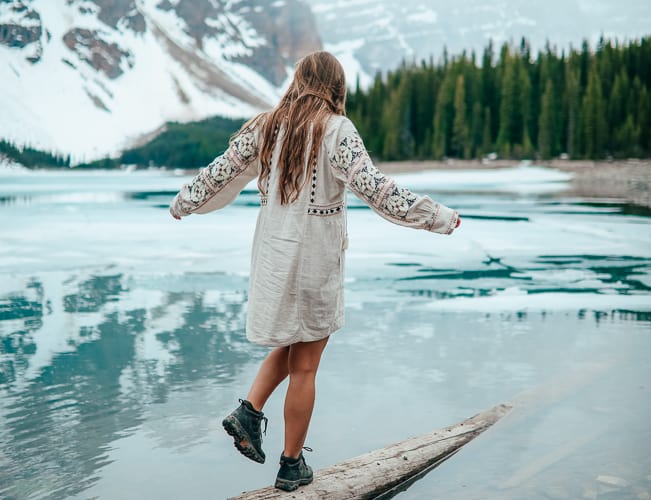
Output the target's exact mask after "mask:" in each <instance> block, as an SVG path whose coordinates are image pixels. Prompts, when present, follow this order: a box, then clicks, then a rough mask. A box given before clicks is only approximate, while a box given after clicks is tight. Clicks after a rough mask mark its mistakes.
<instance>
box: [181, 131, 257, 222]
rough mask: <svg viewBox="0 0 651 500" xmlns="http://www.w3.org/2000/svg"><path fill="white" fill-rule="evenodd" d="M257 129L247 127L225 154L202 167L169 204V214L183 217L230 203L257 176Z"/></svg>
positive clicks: (234, 139)
mask: <svg viewBox="0 0 651 500" xmlns="http://www.w3.org/2000/svg"><path fill="white" fill-rule="evenodd" d="M257 158H258V144H257V136H256V131H255V130H254V129H251V128H245V129H244V130H242V131H241V132H240V133H239V134H237V135H236V136H235V137H233V139H232V140H231V141H230V144H229V146H228V149H227V150H226V151H225V152H224V154H222V155H220V156H218V157H217V158H215V159H214V160H213V161H212V162H211V163H210V165H208V166H207V167H205V168H203V169H202V170H201V171H200V172H199V173H198V174H197V175H196V176H195V177H194V178H193V179H192V180H191V181H190V182H189V183H188V184H185V185H184V186H183V187H182V188H181V190H180V191H179V193H178V194H177V195H176V196H175V197H174V199H173V200H172V203H171V204H170V214H171V215H172V217H174V218H175V219H180V218H181V217H184V216H186V215H190V214H194V213H196V214H205V213H207V212H212V211H213V210H218V209H220V208H223V207H225V206H226V205H228V204H229V203H231V202H232V201H233V200H235V198H236V197H237V195H238V194H240V191H242V189H244V187H246V185H247V184H248V183H249V182H250V181H251V180H252V179H255V177H256V176H257V175H258V171H257V168H256V163H255V160H256V159H257Z"/></svg>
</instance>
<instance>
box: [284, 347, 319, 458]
mask: <svg viewBox="0 0 651 500" xmlns="http://www.w3.org/2000/svg"><path fill="white" fill-rule="evenodd" d="M327 342H328V337H326V338H325V339H322V340H317V341H316V342H299V343H297V344H292V345H291V346H290V347H289V363H288V364H289V387H288V388H287V395H286V396H285V450H284V451H283V455H285V456H286V457H293V458H296V457H298V456H299V455H300V453H301V449H302V448H303V444H305V438H306V436H307V429H308V427H309V425H310V419H311V418H312V410H313V409H314V388H315V384H314V380H315V378H316V371H317V369H318V368H319V362H320V361H321V354H322V353H323V349H324V348H325V346H326V344H327Z"/></svg>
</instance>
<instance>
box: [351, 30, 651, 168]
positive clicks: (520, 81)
mask: <svg viewBox="0 0 651 500" xmlns="http://www.w3.org/2000/svg"><path fill="white" fill-rule="evenodd" d="M348 116H349V117H350V118H351V119H352V120H353V122H354V123H355V124H356V125H357V127H358V128H359V130H360V133H361V135H362V137H363V138H364V140H365V143H366V146H367V148H368V149H369V150H370V151H371V153H372V154H373V155H374V156H376V157H377V158H380V159H382V160H387V161H390V160H408V159H441V158H445V157H456V158H476V157H481V156H483V155H486V154H488V153H492V152H495V153H497V154H498V155H499V156H501V157H506V158H540V159H549V158H552V157H556V156H559V155H562V154H566V155H568V156H569V157H570V158H590V159H600V158H606V157H615V158H621V157H648V156H651V38H642V39H640V40H634V41H630V42H628V43H626V44H619V43H618V42H613V41H610V40H605V39H603V38H602V39H601V40H600V41H599V43H598V44H597V46H596V48H595V49H594V50H592V49H591V48H590V46H589V44H588V42H587V41H584V42H583V44H582V46H581V48H580V49H573V48H570V49H569V50H568V51H567V52H565V50H563V51H561V53H560V54H559V53H558V51H557V50H556V49H555V48H552V47H551V46H550V45H549V44H547V46H546V47H545V49H544V50H541V51H538V53H537V54H536V55H535V56H534V55H533V54H532V52H531V48H530V44H529V42H528V41H527V40H526V39H524V38H523V39H522V40H521V42H520V44H519V46H513V45H512V44H503V45H502V46H501V47H500V49H499V54H498V55H497V56H496V54H495V49H494V47H493V44H492V43H489V44H488V45H487V47H486V48H485V49H484V50H483V54H482V56H481V61H479V60H478V59H477V57H476V54H475V53H474V52H472V53H471V54H470V55H468V54H467V53H466V52H465V51H464V52H463V53H462V54H461V55H459V56H456V57H451V58H448V55H447V52H444V54H443V58H442V61H440V62H439V63H437V64H435V63H434V62H433V60H432V59H431V58H430V60H429V61H422V62H421V63H420V64H416V63H412V64H407V63H403V64H402V65H401V67H400V68H398V69H397V70H395V71H391V72H388V73H387V74H386V75H382V74H379V73H378V74H377V75H376V77H375V80H374V82H373V84H372V85H371V86H370V88H368V89H361V88H360V87H359V83H358V84H357V88H356V89H355V90H354V91H353V92H351V93H350V94H349V96H348Z"/></svg>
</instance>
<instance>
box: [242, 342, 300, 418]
mask: <svg viewBox="0 0 651 500" xmlns="http://www.w3.org/2000/svg"><path fill="white" fill-rule="evenodd" d="M288 359H289V346H288V347H277V348H275V349H274V350H273V351H271V352H270V353H269V354H268V355H267V357H266V358H265V360H264V361H263V362H262V365H260V369H259V370H258V374H257V375H256V377H255V380H254V381H253V384H252V385H251V389H250V390H249V395H248V396H247V397H246V399H248V400H249V402H250V403H251V404H252V405H253V408H255V409H256V410H258V411H262V408H263V407H264V405H265V403H266V402H267V399H269V396H271V393H272V392H274V390H275V389H276V387H278V386H279V385H280V383H281V382H282V381H283V380H285V377H287V375H288V373H289V371H288V367H289V362H288Z"/></svg>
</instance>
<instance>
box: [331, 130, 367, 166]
mask: <svg viewBox="0 0 651 500" xmlns="http://www.w3.org/2000/svg"><path fill="white" fill-rule="evenodd" d="M366 154H367V153H366V148H365V147H364V142H363V141H362V138H361V137H360V136H359V134H358V133H357V131H355V132H353V133H351V134H350V135H347V136H346V137H344V138H343V139H342V140H341V142H340V143H339V146H338V147H337V149H336V150H335V152H334V154H333V155H332V156H331V157H330V163H332V164H334V165H336V166H337V167H339V169H340V170H341V171H342V172H343V173H345V174H346V175H348V169H349V168H350V167H352V166H353V165H355V163H357V159H358V158H359V157H360V156H362V155H366Z"/></svg>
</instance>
